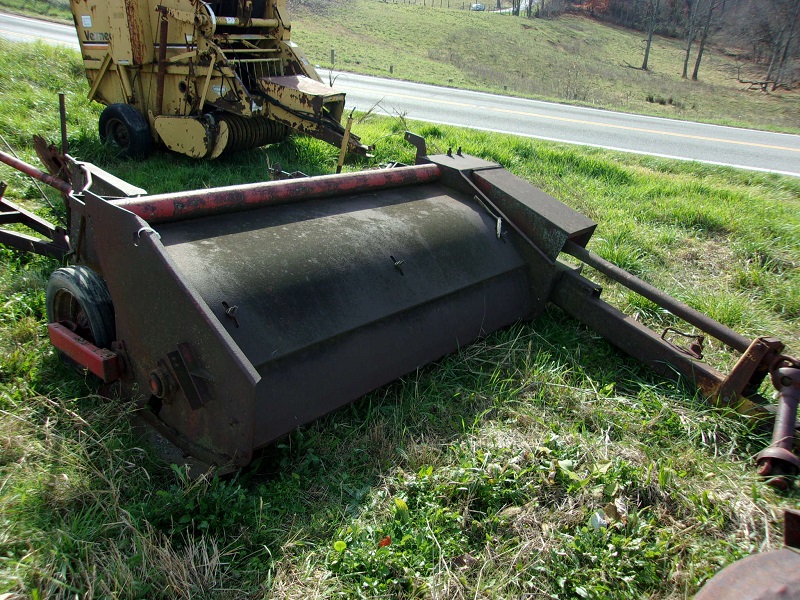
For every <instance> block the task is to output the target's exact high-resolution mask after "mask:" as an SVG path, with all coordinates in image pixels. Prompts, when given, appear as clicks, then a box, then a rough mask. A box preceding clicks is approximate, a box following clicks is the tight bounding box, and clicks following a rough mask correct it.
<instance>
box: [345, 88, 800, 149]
mask: <svg viewBox="0 0 800 600" xmlns="http://www.w3.org/2000/svg"><path fill="white" fill-rule="evenodd" d="M350 87H358V86H350ZM361 89H363V90H367V91H374V90H373V89H371V88H361ZM384 95H385V96H394V97H396V98H405V99H406V100H419V101H422V102H427V103H434V104H445V105H447V106H460V107H463V108H480V109H482V110H486V111H489V112H498V113H507V114H511V115H521V116H524V117H535V118H538V119H547V120H549V121H561V122H564V123H576V124H578V125H590V126H592V127H606V128H608V129H621V130H623V131H636V132H638V133H651V134H654V135H665V136H670V137H677V138H686V139H691V140H700V141H704V142H720V143H723V144H736V145H738V146H752V147H754V148H769V149H770V150H784V151H786V152H800V148H787V147H785V146H774V145H772V144H759V143H758V142H742V141H739V140H726V139H723V138H715V137H708V136H703V135H692V134H689V133H674V132H671V131H659V130H657V129H645V128H643V127H630V126H628V125H615V124H613V123H598V122H597V121H587V120H584V119H572V118H569V117H554V116H550V115H543V114H541V113H535V112H527V111H523V110H514V109H510V108H492V107H486V106H480V105H478V104H468V103H465V102H455V101H453V100H439V99H436V98H423V97H420V96H411V95H408V94H398V93H396V92H390V93H387V94H384Z"/></svg>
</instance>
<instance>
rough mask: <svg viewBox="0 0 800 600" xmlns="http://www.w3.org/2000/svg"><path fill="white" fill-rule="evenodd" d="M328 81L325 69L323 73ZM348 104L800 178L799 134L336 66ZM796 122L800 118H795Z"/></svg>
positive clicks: (6, 26) (34, 25) (45, 27)
mask: <svg viewBox="0 0 800 600" xmlns="http://www.w3.org/2000/svg"><path fill="white" fill-rule="evenodd" d="M0 36H2V37H6V38H9V39H13V40H17V41H31V40H34V39H43V40H45V41H49V42H53V43H58V44H64V45H69V46H72V47H75V48H77V47H78V41H77V37H76V35H75V30H74V28H72V27H71V26H65V25H57V24H54V23H48V22H45V21H38V20H35V19H27V18H24V17H17V16H13V15H7V14H5V13H0ZM321 75H322V77H323V79H325V80H326V81H328V80H329V79H328V77H329V75H328V73H327V72H324V71H323V72H322V73H321ZM334 76H335V86H336V88H337V89H340V90H341V91H344V92H346V93H347V104H348V107H356V108H357V109H358V110H369V109H373V110H375V111H376V112H377V113H379V114H385V115H390V116H397V115H403V116H404V117H406V118H409V119H417V120H420V121H428V122H432V123H441V124H446V125H457V126H460V127H472V128H475V129H482V130H486V131H497V132H502V133H511V134H515V135H520V136H525V137H532V138H539V139H545V140H552V141H557V142H565V143H570V144H581V145H586V146H596V147H600V148H607V149H611V150H619V151H622V152H634V153H639V154H650V155H655V156H663V157H667V158H676V159H681V160H694V161H699V162H704V163H712V164H718V165H729V166H734V167H739V168H743V169H751V170H756V171H768V172H773V173H781V174H784V175H792V176H795V177H800V136H797V135H789V134H780V133H769V132H764V131H755V130H751V129H738V128H735V127H723V126H720V125H705V124H702V123H692V122H688V121H676V120H673V119H662V118H656V117H643V116H639V115H630V114H625V113H617V112H612V111H606V110H596V109H591V108H581V107H575V106H567V105H563V104H555V103H551V102H539V101H536V100H526V99H522V98H513V97H509V96H496V95H493V94H485V93H481V92H470V91H464V90H455V89H451V88H445V87H438V86H433V85H423V84H418V83H409V82H406V81H399V80H394V79H383V78H378V77H367V76H364V75H354V74H351V73H335V74H334ZM798 120H799V121H800V118H799V119H798Z"/></svg>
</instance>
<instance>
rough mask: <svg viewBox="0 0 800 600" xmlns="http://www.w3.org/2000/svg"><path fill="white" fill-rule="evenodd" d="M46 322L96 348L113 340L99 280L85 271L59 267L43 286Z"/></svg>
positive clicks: (106, 296) (109, 312) (106, 297)
mask: <svg viewBox="0 0 800 600" xmlns="http://www.w3.org/2000/svg"><path fill="white" fill-rule="evenodd" d="M46 302H47V321H48V322H49V323H61V324H62V325H64V326H65V327H68V328H69V329H71V330H72V331H74V332H75V333H77V334H78V335H79V336H81V337H82V338H84V339H85V340H88V341H90V342H91V343H93V344H94V345H95V346H97V347H98V348H110V347H111V342H113V341H114V339H115V335H116V332H115V326H114V306H113V305H112V304H111V296H110V295H109V293H108V288H107V287H106V284H105V282H104V281H103V280H102V279H101V278H100V276H99V275H98V274H97V273H95V272H94V271H92V270H91V269H89V268H88V267H80V266H72V267H63V268H61V269H58V270H56V271H54V272H53V274H52V275H51V276H50V279H49V281H48V282H47V291H46Z"/></svg>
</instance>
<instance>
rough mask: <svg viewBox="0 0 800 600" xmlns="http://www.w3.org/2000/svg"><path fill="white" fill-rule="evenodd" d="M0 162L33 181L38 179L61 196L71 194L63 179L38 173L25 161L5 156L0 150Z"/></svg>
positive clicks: (68, 185) (42, 172)
mask: <svg viewBox="0 0 800 600" xmlns="http://www.w3.org/2000/svg"><path fill="white" fill-rule="evenodd" d="M0 162H4V163H5V164H7V165H8V166H9V167H13V168H15V169H16V170H17V171H21V172H22V173H25V174H26V175H30V176H31V177H33V178H34V179H38V180H39V181H41V182H42V183H46V184H47V185H49V186H50V187H54V188H56V189H57V190H58V191H59V192H61V193H63V194H70V193H72V186H71V185H70V184H69V183H67V182H66V181H64V180H63V179H59V178H58V177H53V176H52V175H50V174H49V173H45V172H44V171H40V170H39V169H37V168H36V167H34V166H33V165H29V164H28V163H26V162H25V161H22V160H20V159H18V158H15V157H14V156H11V155H10V154H6V153H5V152H3V151H2V150H0Z"/></svg>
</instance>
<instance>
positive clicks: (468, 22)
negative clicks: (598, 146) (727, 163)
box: [291, 0, 800, 132]
mask: <svg viewBox="0 0 800 600" xmlns="http://www.w3.org/2000/svg"><path fill="white" fill-rule="evenodd" d="M429 4H430V3H429ZM456 5H457V6H458V8H450V9H448V8H438V7H437V8H431V7H430V6H427V7H423V6H422V4H390V3H387V2H380V1H378V0H350V1H349V2H344V3H322V4H321V5H319V4H314V5H313V8H312V6H309V5H307V4H300V3H294V4H292V5H291V8H292V14H291V16H292V22H293V25H292V36H293V39H294V40H295V41H296V42H297V43H298V44H299V45H300V47H301V48H303V50H304V51H305V52H306V54H307V55H308V56H309V58H310V59H311V61H312V62H314V63H315V64H318V65H320V66H322V67H330V66H331V62H330V61H331V59H330V56H331V50H333V51H334V52H335V63H334V65H333V67H334V69H337V70H342V71H352V72H356V73H364V74H368V75H379V76H383V77H395V78H399V79H407V80H411V81H419V82H424V83H433V84H438V85H446V86H453V87H459V88H469V89H477V90H485V91H491V92H497V93H507V94H513V95H521V96H530V97H534V98H541V99H551V100H558V101H565V102H572V103H579V104H584V105H587V106H594V107H601V108H609V109H614V110H622V111H626V112H634V113H641V114H652V115H658V116H666V117H674V118H679V119H687V120H696V121H707V122H715V123H723V124H729V125H739V126H747V127H753V128H757V129H774V130H781V131H790V132H798V131H800V94H798V93H797V92H790V91H783V92H777V93H773V94H764V93H761V92H756V91H748V90H747V87H748V86H747V85H745V84H742V83H739V82H738V81H737V80H736V76H737V69H738V67H739V66H740V65H742V70H741V73H742V78H743V79H747V78H749V75H752V73H751V72H750V71H749V70H748V67H747V65H745V64H744V63H740V62H737V59H736V57H735V56H733V52H731V51H722V50H720V49H718V48H711V49H709V50H707V52H706V57H705V58H704V60H703V64H702V66H701V69H700V80H699V81H691V80H684V79H682V78H681V67H682V64H683V53H684V42H683V41H682V40H678V39H669V38H658V37H657V38H656V39H655V41H654V45H653V48H652V50H651V54H650V70H649V71H642V70H640V69H638V68H636V67H639V66H640V65H641V63H642V56H643V48H644V40H643V39H642V36H643V34H642V33H641V32H637V31H632V30H627V29H623V28H621V27H613V26H609V25H604V24H601V23H598V22H595V21H593V20H591V19H589V18H587V17H582V16H575V15H564V16H561V17H558V18H555V19H527V18H524V17H512V16H510V15H505V14H496V13H490V12H471V11H468V10H461V8H460V7H461V6H462V3H461V2H453V3H452V6H453V7H455V6H456ZM445 6H446V5H445ZM467 6H468V4H467Z"/></svg>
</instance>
